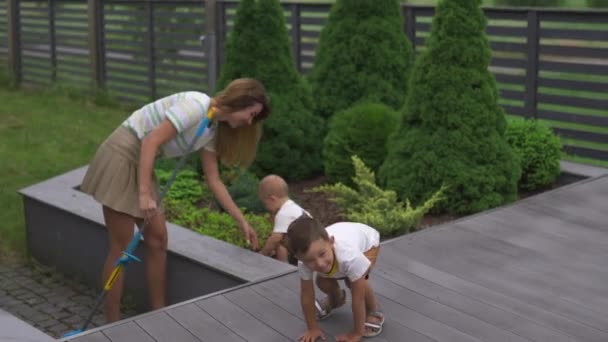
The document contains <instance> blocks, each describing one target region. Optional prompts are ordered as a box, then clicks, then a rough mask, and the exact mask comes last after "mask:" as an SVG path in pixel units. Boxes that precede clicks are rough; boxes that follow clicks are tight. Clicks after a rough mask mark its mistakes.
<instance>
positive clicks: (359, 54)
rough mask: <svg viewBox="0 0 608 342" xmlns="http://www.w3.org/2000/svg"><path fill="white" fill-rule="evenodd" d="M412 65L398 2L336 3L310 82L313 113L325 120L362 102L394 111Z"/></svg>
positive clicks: (360, 0)
mask: <svg viewBox="0 0 608 342" xmlns="http://www.w3.org/2000/svg"><path fill="white" fill-rule="evenodd" d="M411 60H412V47H411V43H410V42H409V40H408V39H407V37H406V35H405V33H404V31H403V19H402V17H401V11H400V3H399V1H397V0H374V1H370V0H337V1H336V3H335V4H334V5H333V6H332V9H331V12H330V14H329V18H328V20H327V23H326V24H325V26H323V29H322V31H321V36H320V38H319V46H318V47H317V51H316V54H315V64H314V67H313V70H312V72H311V76H310V80H311V86H312V89H313V95H314V99H315V102H316V108H317V112H318V113H319V114H320V115H323V116H324V117H330V116H331V115H333V114H334V113H336V112H338V111H341V110H344V109H347V108H349V107H351V106H352V105H353V104H354V103H356V102H357V101H361V100H369V101H371V102H380V103H384V104H386V105H388V106H390V107H392V108H393V109H398V108H399V107H401V105H402V104H403V100H404V98H405V94H406V92H407V80H408V72H409V69H410V66H411Z"/></svg>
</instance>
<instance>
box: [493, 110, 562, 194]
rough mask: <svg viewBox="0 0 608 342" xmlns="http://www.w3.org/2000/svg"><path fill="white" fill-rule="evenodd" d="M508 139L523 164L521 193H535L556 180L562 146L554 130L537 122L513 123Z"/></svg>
mask: <svg viewBox="0 0 608 342" xmlns="http://www.w3.org/2000/svg"><path fill="white" fill-rule="evenodd" d="M505 137H506V138H507V142H508V143H509V145H510V146H511V148H512V149H513V151H514V152H515V153H516V154H517V155H518V156H519V159H520V162H521V169H522V174H521V178H520V179H519V183H518V186H519V189H521V190H525V191H534V190H537V189H540V188H543V187H545V186H547V185H549V184H551V183H553V182H554V181H555V180H556V179H557V177H558V176H559V174H560V165H559V161H560V159H561V157H562V146H561V142H560V139H559V137H558V136H557V135H556V134H555V133H553V131H552V130H551V128H549V127H548V126H546V125H544V124H542V123H541V122H539V121H537V120H525V119H510V120H509V122H508V126H507V130H506V132H505Z"/></svg>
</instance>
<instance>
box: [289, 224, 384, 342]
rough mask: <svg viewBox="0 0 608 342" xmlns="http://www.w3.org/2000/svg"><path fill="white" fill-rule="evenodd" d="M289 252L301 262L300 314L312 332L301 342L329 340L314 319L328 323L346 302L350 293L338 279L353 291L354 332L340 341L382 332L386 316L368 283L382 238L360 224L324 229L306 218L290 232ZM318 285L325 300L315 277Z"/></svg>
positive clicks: (336, 225)
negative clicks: (320, 297)
mask: <svg viewBox="0 0 608 342" xmlns="http://www.w3.org/2000/svg"><path fill="white" fill-rule="evenodd" d="M287 246H288V248H289V251H290V252H291V253H293V255H294V256H295V257H296V258H297V259H298V260H299V261H298V271H299V274H300V279H301V282H300V283H301V294H300V299H301V302H302V310H303V311H304V317H305V319H306V324H307V326H308V330H307V331H306V332H305V333H304V335H303V336H302V337H300V339H299V341H302V342H314V341H316V340H317V338H322V339H325V336H323V333H322V332H321V330H320V329H319V327H318V325H317V322H316V319H315V309H316V312H317V318H318V319H323V318H326V317H327V316H328V315H329V314H330V313H331V312H332V310H333V309H336V308H338V307H340V306H342V305H344V303H345V302H346V292H345V291H344V290H342V289H341V288H340V285H339V283H338V280H344V282H345V283H346V286H347V287H348V288H350V290H351V296H352V312H353V329H352V330H351V331H350V332H349V333H346V334H343V335H340V336H337V337H336V340H337V341H344V342H346V341H359V340H360V339H361V337H373V336H377V335H379V334H380V333H381V332H382V325H383V324H384V315H383V314H382V313H381V312H380V311H379V310H378V304H377V303H376V298H375V296H374V292H373V290H372V288H371V285H370V283H369V282H368V277H369V272H370V270H371V268H372V267H373V266H374V264H375V263H376V258H377V256H378V250H379V248H380V234H379V233H378V231H377V230H375V229H374V228H372V227H370V226H367V225H365V224H362V223H355V222H338V223H335V224H332V225H330V226H328V227H327V228H323V227H322V226H321V224H320V223H319V222H318V221H317V220H315V219H313V218H311V217H309V216H306V215H303V216H300V217H299V218H297V219H296V220H295V221H294V222H292V223H291V225H290V226H289V229H288V230H287ZM314 273H316V275H317V277H316V284H317V286H318V287H319V289H320V290H321V291H323V292H324V293H326V294H327V296H326V297H325V298H324V299H323V300H322V301H321V302H317V301H316V300H315V293H314V292H315V289H314V285H313V280H312V279H313V275H314Z"/></svg>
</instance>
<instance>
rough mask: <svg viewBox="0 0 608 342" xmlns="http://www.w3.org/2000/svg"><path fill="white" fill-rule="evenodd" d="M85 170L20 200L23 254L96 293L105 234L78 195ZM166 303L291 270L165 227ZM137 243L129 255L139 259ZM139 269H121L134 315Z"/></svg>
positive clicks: (140, 294) (141, 284) (94, 210)
mask: <svg viewBox="0 0 608 342" xmlns="http://www.w3.org/2000/svg"><path fill="white" fill-rule="evenodd" d="M86 169H87V168H86V167H82V168H79V169H76V170H73V171H70V172H67V173H65V174H63V175H60V176H57V177H54V178H51V179H49V180H46V181H44V182H41V183H38V184H34V185H32V186H29V187H27V188H24V189H21V190H20V191H19V192H20V194H21V195H22V196H23V203H24V205H23V206H24V214H25V226H26V238H27V247H28V252H29V254H30V255H31V256H32V257H33V258H34V259H36V260H37V261H38V262H40V263H42V264H44V265H47V266H50V267H53V268H55V269H56V270H57V271H58V272H59V273H62V274H64V275H67V276H69V277H75V278H78V279H79V280H81V281H82V282H83V283H84V284H86V285H87V286H89V287H90V288H93V289H100V285H101V279H100V276H101V270H102V267H103V263H104V261H105V257H106V254H107V246H108V245H107V244H108V242H107V233H106V231H105V225H104V221H103V217H102V212H101V206H100V205H99V203H97V202H96V201H95V200H94V199H93V198H92V197H91V196H89V195H87V194H84V193H82V192H81V191H79V190H78V187H79V185H80V181H81V180H82V178H83V176H84V174H85V172H86ZM167 229H168V233H169V244H168V254H167V302H168V303H167V304H174V303H178V302H182V301H184V300H188V299H191V298H195V297H199V296H203V295H206V294H209V293H213V292H216V291H220V290H224V289H227V288H231V287H234V286H238V285H240V284H243V283H247V282H251V281H257V280H262V279H267V278H271V277H275V276H280V275H283V274H286V273H288V272H292V271H293V270H294V268H293V266H291V265H287V264H284V263H281V262H278V261H276V260H274V259H271V258H267V257H264V256H262V255H261V254H259V253H254V252H252V251H250V250H247V249H243V248H239V247H237V246H235V245H233V244H230V243H226V242H224V241H220V240H218V239H214V238H212V237H209V236H205V235H201V234H197V233H196V232H194V231H192V230H191V229H187V228H185V227H181V226H179V225H176V224H172V223H168V225H167ZM143 254H144V253H143V243H140V244H139V246H138V248H137V249H136V251H135V255H136V256H138V257H140V258H142V260H143ZM145 278H146V277H145V273H144V267H143V265H142V263H138V262H132V263H131V264H129V266H128V267H127V272H126V282H125V294H126V295H127V296H129V297H131V298H132V299H133V302H134V305H135V308H136V310H137V311H138V312H144V311H146V310H147V308H148V305H147V293H146V289H147V286H146V280H145Z"/></svg>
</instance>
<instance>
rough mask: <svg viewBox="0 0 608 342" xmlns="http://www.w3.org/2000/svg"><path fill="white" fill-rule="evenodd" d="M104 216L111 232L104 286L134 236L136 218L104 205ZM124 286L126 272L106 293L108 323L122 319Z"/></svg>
mask: <svg viewBox="0 0 608 342" xmlns="http://www.w3.org/2000/svg"><path fill="white" fill-rule="evenodd" d="M103 217H104V220H105V223H106V227H107V229H108V234H109V243H110V250H109V252H108V256H107V257H106V262H105V264H104V267H103V274H102V281H103V283H102V286H105V284H106V282H107V280H108V278H109V277H110V274H111V273H112V271H113V270H114V268H115V266H116V261H118V259H119V258H120V257H121V256H122V252H123V251H124V250H125V249H126V248H127V245H128V244H129V242H130V241H131V239H132V238H133V227H134V226H135V218H133V217H132V216H130V215H127V214H125V213H121V212H118V211H115V210H113V209H111V208H108V207H106V206H103ZM123 286H124V272H121V273H120V275H119V276H118V277H117V278H116V280H115V281H114V284H113V285H112V289H110V291H109V292H108V294H107V295H106V300H105V316H106V321H107V322H108V323H110V322H114V321H118V320H120V298H121V297H122V290H123Z"/></svg>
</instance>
